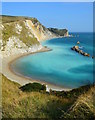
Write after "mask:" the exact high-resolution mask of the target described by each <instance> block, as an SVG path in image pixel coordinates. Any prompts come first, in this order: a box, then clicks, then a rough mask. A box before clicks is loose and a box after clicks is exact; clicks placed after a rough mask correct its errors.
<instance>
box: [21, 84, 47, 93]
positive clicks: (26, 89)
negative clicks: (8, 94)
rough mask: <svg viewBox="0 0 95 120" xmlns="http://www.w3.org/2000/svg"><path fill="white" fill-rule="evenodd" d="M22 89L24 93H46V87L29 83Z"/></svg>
mask: <svg viewBox="0 0 95 120" xmlns="http://www.w3.org/2000/svg"><path fill="white" fill-rule="evenodd" d="M20 89H21V90H22V91H24V92H32V91H36V92H40V91H46V86H45V85H41V84H40V83H28V84H26V85H24V86H22V87H20Z"/></svg>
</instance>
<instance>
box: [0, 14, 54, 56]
mask: <svg viewBox="0 0 95 120" xmlns="http://www.w3.org/2000/svg"><path fill="white" fill-rule="evenodd" d="M1 19H2V23H1V24H0V32H1V36H0V55H1V57H2V56H3V57H6V56H10V55H13V54H18V53H25V52H34V51H37V50H40V49H41V48H42V45H41V44H40V41H42V40H46V39H51V38H54V37H56V35H55V34H54V33H52V32H50V31H49V30H48V29H47V28H45V27H44V26H43V25H42V24H41V23H40V22H39V21H38V20H37V19H36V18H28V17H12V16H0V20H1Z"/></svg>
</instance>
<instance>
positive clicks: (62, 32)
mask: <svg viewBox="0 0 95 120" xmlns="http://www.w3.org/2000/svg"><path fill="white" fill-rule="evenodd" d="M48 30H49V31H51V32H53V33H55V34H57V35H59V36H68V35H69V34H68V30H67V29H57V28H48Z"/></svg>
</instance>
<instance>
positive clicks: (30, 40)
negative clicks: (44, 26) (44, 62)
mask: <svg viewBox="0 0 95 120" xmlns="http://www.w3.org/2000/svg"><path fill="white" fill-rule="evenodd" d="M16 24H19V25H21V26H22V31H21V33H20V34H18V33H16V29H15V26H16ZM3 25H4V29H3V31H2V35H3V37H2V38H3V47H5V45H6V43H7V41H8V40H9V38H10V37H12V36H16V37H18V38H19V39H20V40H21V41H22V42H23V43H25V44H26V45H27V46H28V47H30V46H32V45H35V44H38V45H39V42H38V40H37V38H35V36H34V35H33V34H32V33H30V34H31V35H32V36H33V37H30V36H29V35H28V33H29V30H28V29H27V28H26V26H25V24H24V22H23V21H22V20H20V21H17V22H11V23H5V24H3Z"/></svg>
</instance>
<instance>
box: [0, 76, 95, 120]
mask: <svg viewBox="0 0 95 120" xmlns="http://www.w3.org/2000/svg"><path fill="white" fill-rule="evenodd" d="M20 87H21V86H20V85H19V84H17V83H15V82H11V81H10V80H8V79H7V78H6V77H5V76H2V91H3V96H2V97H3V98H2V101H3V102H2V105H3V118H48V119H49V120H52V119H55V118H57V119H59V118H62V119H64V118H71V117H72V118H74V117H75V116H76V117H77V118H80V117H83V118H84V119H85V120H89V119H90V117H93V118H94V117H95V102H94V99H95V87H92V86H90V87H88V86H87V87H86V90H85V89H84V88H83V90H82V88H79V89H76V90H73V91H72V92H61V93H60V92H57V93H56V92H54V91H51V92H50V93H46V92H45V91H42V92H23V91H21V89H19V88H20ZM80 89H81V90H80ZM86 91H87V92H86ZM72 93H73V95H72ZM77 93H79V94H77ZM67 96H68V97H67ZM80 115H81V116H80Z"/></svg>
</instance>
